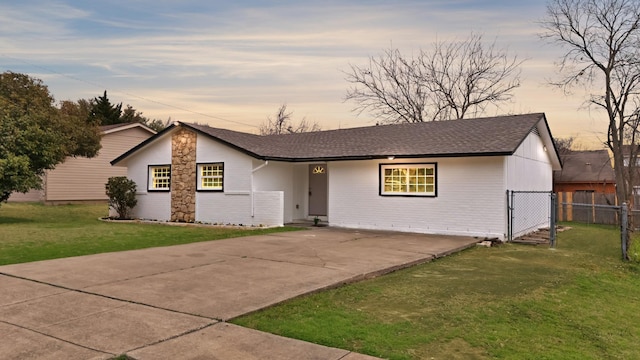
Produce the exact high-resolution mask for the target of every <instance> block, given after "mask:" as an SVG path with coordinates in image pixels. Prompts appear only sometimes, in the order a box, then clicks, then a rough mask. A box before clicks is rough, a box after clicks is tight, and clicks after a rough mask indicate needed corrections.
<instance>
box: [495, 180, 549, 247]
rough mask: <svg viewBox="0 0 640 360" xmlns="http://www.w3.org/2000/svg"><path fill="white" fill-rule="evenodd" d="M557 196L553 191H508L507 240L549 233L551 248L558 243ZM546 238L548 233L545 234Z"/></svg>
mask: <svg viewBox="0 0 640 360" xmlns="http://www.w3.org/2000/svg"><path fill="white" fill-rule="evenodd" d="M555 209H556V207H555V194H554V193H553V192H551V191H513V190H507V212H508V221H509V223H508V235H507V240H508V241H513V240H514V239H518V238H521V237H523V236H526V235H529V234H532V233H536V232H540V231H545V232H546V231H548V241H549V244H550V245H551V247H555V242H556V215H555ZM545 237H546V233H545Z"/></svg>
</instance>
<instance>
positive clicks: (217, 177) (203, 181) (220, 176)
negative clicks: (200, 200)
mask: <svg viewBox="0 0 640 360" xmlns="http://www.w3.org/2000/svg"><path fill="white" fill-rule="evenodd" d="M197 181H198V186H197V188H198V190H203V191H223V189H224V187H223V185H224V164H223V163H213V164H198V178H197Z"/></svg>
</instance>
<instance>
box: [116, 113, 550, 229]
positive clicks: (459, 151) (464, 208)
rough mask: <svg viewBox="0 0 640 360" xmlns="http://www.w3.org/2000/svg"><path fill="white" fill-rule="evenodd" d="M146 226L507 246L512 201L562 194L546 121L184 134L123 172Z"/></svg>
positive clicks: (152, 144)
mask: <svg viewBox="0 0 640 360" xmlns="http://www.w3.org/2000/svg"><path fill="white" fill-rule="evenodd" d="M112 164H113V165H116V166H127V167H128V177H129V178H130V179H132V180H134V181H135V182H136V183H137V184H138V205H137V206H136V208H135V209H134V211H133V215H134V216H135V217H138V218H146V219H155V220H165V221H187V222H192V221H200V222H207V223H224V224H227V223H230V224H243V225H255V226H258V225H265V226H280V225H283V224H284V223H288V222H292V221H295V220H298V219H312V218H314V217H316V216H318V217H320V218H321V219H323V220H325V221H328V222H329V224H330V225H332V226H342V227H350V228H366V229H382V230H399V231H411V232H422V233H434V234H451V235H469V236H483V237H485V236H486V237H498V238H500V239H504V238H505V234H506V233H507V209H506V191H507V190H521V191H522V190H527V191H529V190H530V191H551V189H552V186H553V184H552V173H553V170H559V169H560V168H561V163H560V160H559V157H558V154H557V151H556V149H555V146H554V144H553V140H552V136H551V133H550V131H549V127H548V124H547V121H546V118H545V116H544V114H542V113H536V114H526V115H515V116H501V117H491V118H479V119H468V120H451V121H442V122H429V123H416V124H399V125H383V126H371V127H363V128H353V129H341V130H329V131H319V132H312V133H303V134H287V135H270V136H258V135H253V134H247V133H241V132H236V131H231V130H224V129H218V128H212V127H209V126H204V125H195V124H188V123H182V122H180V123H177V124H174V125H173V126H171V127H169V128H167V129H165V130H164V131H162V132H160V133H158V134H157V135H155V136H153V137H152V138H150V139H148V140H146V141H144V142H143V143H141V144H139V145H138V146H136V147H135V148H133V149H131V150H130V151H128V152H127V153H125V154H123V155H122V156H120V157H118V158H117V159H115V160H113V161H112Z"/></svg>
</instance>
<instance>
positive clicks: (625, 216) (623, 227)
mask: <svg viewBox="0 0 640 360" xmlns="http://www.w3.org/2000/svg"><path fill="white" fill-rule="evenodd" d="M628 225H629V209H628V208H627V203H626V202H623V203H622V208H621V209H620V245H621V246H620V248H621V249H622V260H626V259H627V228H628Z"/></svg>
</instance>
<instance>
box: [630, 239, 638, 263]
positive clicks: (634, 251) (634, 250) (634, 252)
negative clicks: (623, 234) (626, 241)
mask: <svg viewBox="0 0 640 360" xmlns="http://www.w3.org/2000/svg"><path fill="white" fill-rule="evenodd" d="M627 256H628V257H629V260H631V261H634V262H637V263H640V239H633V241H632V242H631V246H629V249H627Z"/></svg>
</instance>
